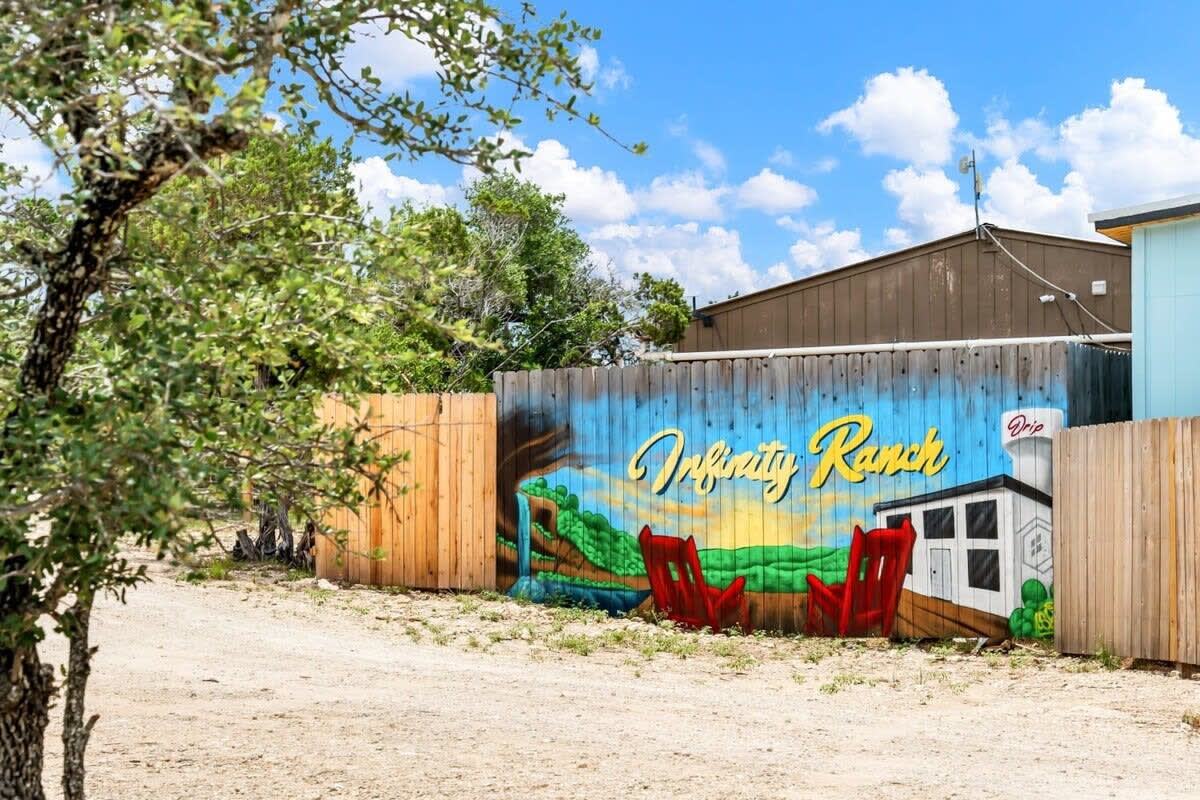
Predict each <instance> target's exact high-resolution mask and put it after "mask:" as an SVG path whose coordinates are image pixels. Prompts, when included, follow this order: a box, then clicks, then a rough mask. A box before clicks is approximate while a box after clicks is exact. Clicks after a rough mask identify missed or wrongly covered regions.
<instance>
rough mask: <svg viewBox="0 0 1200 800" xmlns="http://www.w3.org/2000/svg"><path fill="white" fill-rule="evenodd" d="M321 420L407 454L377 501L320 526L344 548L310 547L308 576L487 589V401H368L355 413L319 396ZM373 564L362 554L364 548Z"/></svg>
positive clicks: (490, 533)
mask: <svg viewBox="0 0 1200 800" xmlns="http://www.w3.org/2000/svg"><path fill="white" fill-rule="evenodd" d="M323 415H324V418H325V420H326V421H328V422H332V423H334V424H336V425H348V426H353V425H356V424H357V423H358V422H359V421H360V420H362V419H364V417H365V418H366V419H367V421H368V425H369V427H368V428H367V429H366V430H364V431H363V433H362V435H363V436H364V437H372V438H374V439H375V440H376V441H378V442H379V443H380V445H381V446H382V448H383V450H384V452H385V453H393V454H394V453H403V452H407V453H409V454H410V458H409V460H408V461H405V462H402V463H401V464H400V465H398V466H397V467H396V472H395V474H393V475H392V476H391V481H390V483H392V484H393V486H394V487H407V491H399V490H398V488H394V489H393V490H392V491H389V492H388V495H387V496H385V497H378V498H374V499H373V501H372V502H370V503H369V504H367V505H365V506H364V507H362V508H359V509H339V510H337V511H334V512H331V513H330V515H329V517H328V519H327V521H328V523H329V524H331V525H332V526H333V527H335V528H338V529H341V530H346V531H348V532H349V536H348V540H347V546H346V551H345V552H339V551H338V548H337V546H336V545H335V544H334V542H333V541H332V540H330V539H325V538H322V539H321V540H320V541H319V542H318V544H317V559H316V561H317V575H318V577H324V578H331V579H340V580H349V581H351V582H354V583H367V584H374V585H384V586H407V587H410V588H415V589H494V588H495V585H496V568H495V563H496V396H495V395H493V394H470V395H462V394H458V395H452V394H442V395H437V394H408V395H387V394H384V395H378V394H376V395H368V396H367V397H366V398H365V401H364V405H363V407H362V408H359V409H355V408H353V407H350V406H348V405H346V404H345V403H343V402H341V401H339V400H337V399H335V398H332V397H331V398H327V399H326V401H325V405H324V408H323ZM381 551H382V553H383V557H382V558H371V557H370V554H371V553H373V552H381Z"/></svg>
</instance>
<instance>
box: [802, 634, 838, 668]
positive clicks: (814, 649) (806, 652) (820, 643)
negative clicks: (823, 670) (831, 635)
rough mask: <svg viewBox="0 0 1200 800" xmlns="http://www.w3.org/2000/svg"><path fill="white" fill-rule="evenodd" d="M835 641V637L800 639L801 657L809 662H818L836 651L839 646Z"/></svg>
mask: <svg viewBox="0 0 1200 800" xmlns="http://www.w3.org/2000/svg"><path fill="white" fill-rule="evenodd" d="M836 642H837V640H836V639H823V638H818V637H813V638H805V639H801V640H800V647H801V648H802V649H803V653H802V654H801V658H803V659H804V660H805V661H807V662H808V663H810V664H820V663H821V662H822V661H824V660H825V659H826V658H828V657H829V656H831V655H833V654H834V653H836V652H837V651H838V649H839V646H838V645H837V644H836Z"/></svg>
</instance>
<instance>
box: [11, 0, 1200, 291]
mask: <svg viewBox="0 0 1200 800" xmlns="http://www.w3.org/2000/svg"><path fill="white" fill-rule="evenodd" d="M501 2H504V3H508V0H501ZM539 6H540V10H541V12H542V16H543V18H546V17H548V16H552V15H554V14H556V13H557V12H558V11H559V10H561V9H562V8H564V7H565V8H566V10H567V11H568V13H569V14H570V15H572V16H573V17H575V18H576V19H578V20H580V21H581V22H584V23H586V24H589V25H594V26H597V27H599V28H600V29H601V30H603V32H604V33H603V37H602V38H601V40H600V41H599V42H597V43H596V44H595V46H594V47H588V48H587V49H584V50H581V52H580V55H581V63H582V64H583V65H584V66H585V67H586V68H587V71H588V73H589V74H590V75H591V76H592V77H593V79H594V81H595V85H596V88H595V93H594V95H593V97H591V98H589V99H587V100H586V101H585V102H584V103H583V104H582V105H583V106H584V108H585V109H594V110H596V111H597V112H598V113H599V114H600V115H601V117H602V119H603V122H604V125H605V127H606V128H607V129H608V130H610V131H611V132H612V133H613V134H614V135H616V136H617V137H619V138H620V139H622V140H624V141H626V142H635V141H645V142H647V143H648V144H649V152H648V153H647V154H645V155H643V156H634V155H632V154H631V153H629V152H627V151H626V150H623V149H622V148H620V147H618V146H616V145H614V144H613V143H612V142H610V141H608V140H607V139H605V138H604V137H603V136H601V135H599V133H598V132H597V131H595V130H593V129H591V128H589V127H588V126H587V125H585V124H582V123H575V124H570V123H561V122H560V123H558V124H550V123H548V122H546V121H545V120H544V119H543V117H542V116H541V114H540V111H539V110H538V109H535V108H526V109H525V114H524V116H525V117H526V118H527V119H528V120H529V122H528V124H526V125H524V126H522V127H521V128H520V129H519V130H518V131H517V134H518V136H519V138H520V140H521V142H522V143H523V144H524V145H525V148H526V149H528V150H529V151H531V152H532V153H533V155H532V156H531V157H530V158H528V159H526V160H525V162H524V175H525V176H526V177H528V178H530V179H531V180H534V181H536V182H537V183H539V184H540V185H542V186H543V188H545V189H546V190H548V191H551V192H554V193H561V194H563V195H565V197H566V210H567V212H568V214H569V215H570V216H571V217H572V219H573V221H574V223H575V224H576V226H577V227H578V229H579V230H580V232H581V234H582V235H583V236H584V237H585V239H586V240H587V241H588V242H589V244H590V245H591V247H592V251H593V257H594V261H595V263H596V264H597V266H598V268H601V269H609V270H612V271H613V272H615V273H616V274H617V275H619V276H621V277H623V278H629V277H631V276H632V275H633V274H634V273H635V272H639V271H648V272H652V273H654V274H657V275H662V276H671V277H675V278H677V279H678V280H679V281H680V282H682V283H683V285H684V287H685V289H686V291H687V292H688V294H689V295H695V296H696V297H697V298H698V300H699V301H700V302H701V303H705V302H709V301H714V300H720V299H724V298H725V297H727V296H728V295H730V294H731V293H733V292H739V293H745V292H748V291H753V290H756V289H762V288H766V287H767V286H771V285H774V284H777V283H780V282H783V281H786V280H791V279H794V278H798V277H801V276H803V275H806V274H810V273H812V272H816V271H820V270H825V269H831V268H835V267H839V266H844V265H846V264H848V263H853V262H854V261H857V260H861V259H863V258H866V257H869V256H872V255H876V254H879V253H883V252H888V251H891V250H895V249H898V248H901V247H904V246H907V245H910V244H915V243H919V242H923V241H929V240H931V239H935V238H939V237H942V236H946V235H950V234H953V233H957V232H960V231H963V230H966V229H968V228H969V227H970V226H971V225H972V224H973V212H972V209H971V205H970V200H971V195H970V187H969V182H968V180H969V179H968V178H966V177H964V176H961V175H959V173H958V171H957V169H956V165H957V161H958V158H959V157H960V156H961V155H963V154H965V153H967V152H969V151H970V149H971V148H972V147H974V148H975V149H976V151H977V155H978V162H979V165H980V168H981V171H982V173H983V175H984V178H985V190H984V196H983V202H982V206H983V217H984V219H985V220H986V221H990V222H994V223H997V224H1000V225H1008V226H1013V227H1020V228H1026V229H1031V230H1038V231H1044V232H1049V233H1058V234H1064V235H1070V236H1085V237H1089V236H1090V237H1093V238H1095V237H1096V234H1095V233H1094V231H1091V230H1090V229H1089V226H1088V224H1087V220H1086V217H1087V214H1088V213H1089V212H1091V211H1096V210H1103V209H1107V208H1113V207H1117V206H1123V205H1129V204H1133V203H1139V202H1147V201H1150V200H1156V199H1163V198H1167V197H1174V196H1178V195H1182V194H1188V193H1192V192H1197V191H1200V128H1198V127H1197V126H1198V125H1200V83H1197V82H1196V81H1195V74H1196V66H1197V61H1198V59H1197V58H1196V56H1195V53H1194V42H1195V36H1194V34H1193V32H1194V31H1195V30H1197V29H1198V28H1200V4H1195V3H1192V4H1183V3H1179V4H1165V3H1158V4H1153V5H1146V4H1142V5H1138V4H1134V5H1130V4H1128V3H1125V4H1120V5H1116V4H1112V5H1106V4H1102V3H1091V4H1086V5H1084V4H1064V3H1045V2H1043V3H1038V4H1033V3H1021V2H1014V3H1009V4H1006V5H1005V6H1004V7H1003V9H999V10H990V9H987V8H985V7H980V8H975V9H972V8H970V7H964V6H962V5H961V4H953V5H951V4H935V3H924V4H896V3H879V4H874V5H868V4H861V3H856V4H845V3H843V4H800V3H782V2H775V3H764V2H758V3H743V4H737V5H731V4H716V3H712V2H701V3H695V2H693V3H681V2H677V1H676V0H661V1H660V2H652V3H645V2H637V3H635V2H632V1H631V0H607V2H600V0H557V2H553V4H547V3H540V4H539ZM972 14H973V16H972ZM347 55H348V65H349V66H350V67H351V68H354V67H361V66H365V65H368V64H369V65H370V66H371V67H372V70H373V72H374V74H375V75H376V76H378V77H380V78H381V79H382V80H383V81H384V85H385V88H387V89H393V90H397V89H402V90H406V91H410V92H412V93H413V94H416V95H418V96H420V95H422V94H423V93H426V94H429V95H430V96H433V95H436V93H437V83H436V81H437V78H436V66H437V65H436V62H435V60H434V59H433V57H432V55H431V54H430V53H429V52H428V51H427V50H425V49H424V48H423V46H422V45H420V44H417V43H414V42H411V41H409V40H407V39H404V38H403V37H402V36H401V35H400V34H391V35H389V36H387V37H370V36H363V37H361V38H360V39H359V40H358V41H357V42H355V43H354V44H353V45H352V46H351V51H350V52H349V53H348V54H347ZM317 116H318V117H322V116H324V117H326V119H325V124H324V126H323V128H322V130H323V132H324V133H326V134H327V135H331V136H333V137H334V138H335V139H337V140H338V141H341V140H342V139H344V138H345V137H346V136H347V134H348V131H347V129H346V128H345V127H344V126H343V125H341V124H340V123H338V122H336V121H334V120H332V119H329V118H328V114H327V113H324V112H322V111H321V110H320V109H318V110H317ZM486 132H488V131H481V133H486ZM0 149H2V150H3V157H4V159H5V161H6V162H9V163H12V164H15V165H18V166H24V167H26V168H29V169H30V170H31V172H33V173H37V172H39V170H40V171H46V170H47V169H51V167H48V166H47V165H48V164H49V163H50V162H51V161H52V159H49V158H48V154H47V152H46V151H45V149H44V148H43V147H42V145H41V144H40V143H39V142H37V141H36V140H35V139H33V138H32V137H30V136H28V135H27V132H23V131H22V130H17V129H15V128H14V124H13V121H12V120H11V119H9V118H7V117H0ZM355 154H356V156H357V157H358V158H359V159H361V162H360V164H358V165H357V166H356V175H357V177H358V178H359V180H360V189H361V193H362V195H363V197H364V198H365V199H366V200H367V201H368V202H369V203H370V204H371V205H372V206H373V207H374V208H375V210H376V211H377V212H378V213H380V214H384V213H386V212H387V209H388V207H389V206H392V205H396V204H400V203H403V202H413V203H417V204H427V203H455V202H460V200H461V188H462V184H463V182H464V180H465V179H469V177H470V176H469V175H464V172H463V170H462V169H461V168H459V167H457V166H455V165H453V164H449V163H447V162H442V161H437V160H432V159H429V160H424V161H420V162H416V163H413V162H405V161H390V162H386V163H385V162H383V161H382V160H380V158H379V157H380V156H383V155H386V153H385V152H384V151H382V150H381V149H380V148H379V147H378V146H376V145H372V144H371V143H369V142H365V141H360V142H359V144H358V145H357V146H356V150H355ZM51 183H53V181H51Z"/></svg>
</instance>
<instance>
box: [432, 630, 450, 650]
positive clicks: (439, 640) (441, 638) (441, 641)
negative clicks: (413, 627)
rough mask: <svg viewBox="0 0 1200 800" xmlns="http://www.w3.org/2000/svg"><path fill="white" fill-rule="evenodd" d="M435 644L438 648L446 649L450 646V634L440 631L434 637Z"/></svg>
mask: <svg viewBox="0 0 1200 800" xmlns="http://www.w3.org/2000/svg"><path fill="white" fill-rule="evenodd" d="M433 643H434V644H436V645H437V646H438V647H445V646H446V645H448V644H450V634H448V633H446V632H445V631H438V632H437V633H435V634H434V635H433Z"/></svg>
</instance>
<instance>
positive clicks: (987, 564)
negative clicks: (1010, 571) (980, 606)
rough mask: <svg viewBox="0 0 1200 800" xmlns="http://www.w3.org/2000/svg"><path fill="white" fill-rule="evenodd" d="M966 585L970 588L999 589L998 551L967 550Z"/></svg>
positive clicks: (993, 590)
mask: <svg viewBox="0 0 1200 800" xmlns="http://www.w3.org/2000/svg"><path fill="white" fill-rule="evenodd" d="M967 585H968V586H970V587H971V588H972V589H987V590H988V591H991V592H998V591H1000V551H999V550H968V551H967Z"/></svg>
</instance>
